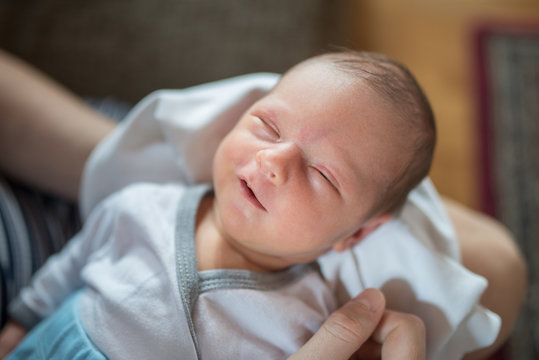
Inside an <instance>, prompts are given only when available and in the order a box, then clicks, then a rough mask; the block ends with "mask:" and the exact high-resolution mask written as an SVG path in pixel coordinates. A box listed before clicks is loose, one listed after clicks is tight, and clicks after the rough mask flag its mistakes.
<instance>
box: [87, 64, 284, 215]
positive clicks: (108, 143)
mask: <svg viewBox="0 0 539 360" xmlns="http://www.w3.org/2000/svg"><path fill="white" fill-rule="evenodd" d="M278 79H279V75H277V74H270V73H258V74H250V75H244V76H238V77H235V78H231V79H226V80H220V81H216V82H213V83H209V84H204V85H199V86H194V87H192V88H188V89H183V90H160V91H156V92H154V93H152V94H150V95H148V96H147V97H146V98H144V99H143V100H142V101H141V102H140V103H139V104H138V105H137V106H135V108H134V109H133V110H132V111H131V112H130V113H129V114H128V115H127V117H126V118H125V119H124V120H123V121H122V122H121V123H120V125H118V127H117V129H116V130H115V131H113V132H112V133H111V134H110V135H109V136H108V137H106V138H105V139H104V140H103V141H102V142H101V143H100V144H99V145H98V146H97V148H96V149H95V150H94V151H93V152H92V154H91V155H90V158H89V159H88V162H87V163H86V166H85V169H84V173H83V177H82V184H81V192H80V196H79V199H80V210H81V214H82V216H83V218H86V217H87V216H88V214H89V213H90V211H91V210H92V208H94V207H95V206H96V204H98V203H99V201H101V200H102V199H104V198H105V197H107V196H108V195H110V194H112V193H113V192H115V191H118V190H120V189H121V188H123V187H125V186H127V185H129V184H132V183H135V182H141V181H144V182H154V183H167V182H176V183H181V184H185V185H192V184H194V183H207V182H210V181H211V168H212V166H211V164H212V159H213V154H214V153H215V150H216V149H217V146H218V145H219V143H220V141H221V139H222V138H223V137H224V135H225V134H226V133H228V132H229V131H230V129H232V127H234V125H235V124H236V122H237V121H238V120H239V118H240V117H241V115H243V113H244V112H245V111H246V110H247V109H248V108H249V107H250V106H251V105H252V104H253V103H254V102H256V101H257V100H258V99H260V98H261V97H262V96H263V95H265V94H266V93H267V92H268V91H269V90H270V89H271V88H272V87H273V86H274V85H275V84H276V82H277V81H278Z"/></svg>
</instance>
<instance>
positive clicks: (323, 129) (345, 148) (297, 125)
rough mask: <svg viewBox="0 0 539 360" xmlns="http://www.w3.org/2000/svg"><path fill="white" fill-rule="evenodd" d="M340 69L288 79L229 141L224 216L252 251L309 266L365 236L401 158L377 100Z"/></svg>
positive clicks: (310, 69) (217, 170)
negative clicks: (363, 229)
mask: <svg viewBox="0 0 539 360" xmlns="http://www.w3.org/2000/svg"><path fill="white" fill-rule="evenodd" d="M362 87H363V86H360V85H358V84H357V82H356V83H353V82H352V81H350V80H348V79H347V78H346V77H345V76H344V75H343V74H341V73H340V72H337V71H336V70H335V69H333V67H331V66H329V65H327V64H324V63H321V64H318V63H315V64H310V65H306V66H303V67H300V68H299V69H296V70H294V71H292V72H291V73H289V74H288V75H286V76H285V77H284V78H283V79H282V80H281V82H280V83H279V84H278V85H277V87H276V88H275V89H274V90H273V91H272V92H271V93H269V94H268V95H267V96H265V97H264V98H262V99H261V100H259V101H258V102H257V103H255V104H254V105H253V106H252V107H251V108H250V109H249V110H248V111H247V112H246V113H245V114H244V115H243V116H242V117H241V119H240V121H239V122H238V124H237V125H236V126H235V128H234V129H233V130H232V131H231V132H230V133H229V134H228V135H227V136H226V137H225V138H224V140H223V141H222V143H221V144H220V146H219V148H218V150H217V153H216V155H215V158H214V168H213V172H214V173H213V176H214V186H215V194H216V203H215V204H216V209H217V211H216V213H217V218H218V221H219V222H220V225H221V226H222V228H223V230H224V231H225V232H226V233H227V234H228V235H229V236H230V238H231V239H233V241H234V242H235V245H236V246H237V247H239V248H241V249H243V250H244V251H248V252H252V253H253V254H265V255H269V256H272V257H276V258H281V259H284V260H285V261H286V262H288V261H289V262H290V263H296V262H304V261H311V260H314V259H315V258H317V257H318V256H319V255H321V254H323V253H324V252H326V251H327V250H328V249H330V248H331V246H332V245H333V244H334V243H336V242H338V241H340V240H343V239H345V238H347V237H348V236H350V235H351V234H353V233H354V232H356V231H357V230H358V228H359V227H360V225H361V224H362V221H364V220H365V218H366V216H367V215H368V213H369V211H370V210H371V209H372V207H373V205H374V204H375V202H376V199H377V195H378V194H380V192H381V191H382V188H383V184H386V183H387V182H388V181H389V180H390V179H392V177H391V176H392V175H391V174H392V172H393V170H394V169H395V167H396V166H397V167H398V163H397V162H396V160H395V159H394V158H395V157H398V156H397V152H396V151H394V150H393V145H391V143H392V142H391V141H388V140H389V139H390V137H389V136H388V131H389V130H388V127H389V125H388V121H389V120H388V119H389V117H390V116H391V114H390V113H389V112H387V111H385V110H384V109H383V106H382V103H381V102H380V101H379V99H378V96H377V95H376V94H374V93H373V92H372V91H371V90H370V89H368V88H366V87H365V89H362Z"/></svg>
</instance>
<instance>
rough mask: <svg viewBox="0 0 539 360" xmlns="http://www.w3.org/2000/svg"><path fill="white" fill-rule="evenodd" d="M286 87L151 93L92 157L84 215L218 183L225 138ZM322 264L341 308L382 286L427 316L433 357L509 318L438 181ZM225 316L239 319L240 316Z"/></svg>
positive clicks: (251, 78) (395, 301)
mask: <svg viewBox="0 0 539 360" xmlns="http://www.w3.org/2000/svg"><path fill="white" fill-rule="evenodd" d="M277 80H278V76H277V75H274V74H253V75H247V76H243V77H238V78H232V79H228V80H223V81H219V82H215V83H210V84H205V85H201V86H197V87H193V88H189V89H185V90H162V91H158V92H155V93H153V94H150V95H149V96H148V97H147V98H145V99H144V100H142V101H141V102H140V103H139V104H138V105H137V106H136V107H135V108H134V109H133V110H132V112H131V113H130V114H129V115H128V116H127V118H126V119H125V120H124V121H123V122H122V123H121V125H120V126H119V127H118V129H117V130H116V131H115V132H113V133H112V134H111V135H110V136H109V137H107V138H106V139H105V140H104V141H103V142H102V143H101V144H100V145H99V146H98V147H97V149H96V150H95V151H94V152H93V154H92V155H91V157H90V160H89V162H88V164H87V166H86V169H85V173H84V177H83V186H82V190H81V210H82V213H83V214H86V215H87V214H88V213H89V212H90V211H91V209H92V208H94V207H95V205H96V204H97V203H99V202H100V201H101V200H102V199H103V198H105V197H106V196H108V195H109V194H111V193H113V192H115V191H117V190H119V189H121V188H123V187H125V186H127V185H129V184H131V183H135V182H140V181H148V182H156V183H169V182H176V183H183V184H195V183H200V182H210V181H211V159H212V158H213V154H214V152H215V150H216V148H217V145H218V143H219V141H220V139H221V138H222V137H223V136H224V135H225V134H226V133H227V132H228V131H229V130H230V129H231V128H232V126H233V125H234V124H235V122H236V121H237V120H238V119H239V118H240V116H241V115H242V114H243V112H244V111H245V110H246V109H247V108H248V107H249V106H250V105H251V104H252V103H253V102H255V101H256V100H257V99H259V98H260V97H262V96H263V95H264V94H265V93H267V91H268V90H269V89H271V87H272V86H273V85H274V84H275V83H276V81H277ZM318 263H319V266H320V270H321V272H322V274H323V277H324V280H325V282H326V284H327V286H329V288H330V289H331V291H332V293H333V294H334V295H335V296H336V299H337V300H338V304H337V305H341V304H343V303H344V302H345V301H346V300H347V299H349V298H350V297H352V296H355V295H356V294H358V293H359V292H360V291H362V290H363V289H364V288H366V287H376V288H380V289H382V290H383V291H384V293H385V294H386V297H387V299H388V306H389V307H390V308H392V309H395V310H400V311H405V312H409V313H413V314H416V315H418V316H420V317H421V318H422V319H423V321H424V322H425V324H426V327H427V337H428V338H427V356H428V358H429V359H459V358H460V357H461V356H462V355H463V354H464V353H466V352H469V351H471V350H474V349H477V348H480V347H484V346H488V345H489V344H491V343H492V342H493V341H494V340H495V338H496V335H497V333H498V331H499V327H500V318H499V317H498V316H497V315H496V314H494V313H492V312H490V311H488V310H487V309H485V308H483V307H481V306H479V305H478V301H479V298H480V296H481V294H482V292H483V291H484V289H485V288H486V285H487V284H486V280H485V279H484V278H482V277H480V276H477V275H475V274H472V273H470V272H469V271H467V270H466V269H465V268H464V267H463V266H462V265H461V264H460V258H459V249H458V243H457V239H456V235H455V232H454V230H453V228H452V225H451V223H450V221H449V219H448V218H447V215H446V214H445V212H444V209H443V207H442V205H441V202H440V199H439V197H438V195H437V193H436V191H435V189H434V187H433V186H432V184H431V183H430V181H429V180H428V179H426V180H425V181H423V182H422V183H421V184H420V185H419V186H418V187H417V188H416V189H415V190H413V191H412V193H411V194H410V195H409V197H408V199H407V201H406V204H405V205H404V207H403V208H402V210H401V212H400V214H398V216H396V218H395V219H394V220H392V221H390V222H389V223H388V224H386V225H384V226H382V227H381V228H380V229H379V230H377V231H376V232H374V233H373V234H372V235H370V236H369V237H368V238H367V239H365V240H364V241H362V242H361V243H360V244H359V245H357V246H356V247H354V248H353V249H351V250H350V251H347V252H344V253H333V252H330V253H328V254H327V255H325V256H323V257H322V258H320V259H319V261H318ZM234 291H236V290H234ZM199 300H200V299H199ZM221 311H222V314H223V316H224V317H225V318H226V317H228V316H230V317H231V319H233V318H234V311H233V310H231V312H230V313H228V314H227V311H225V310H224V309H222V310H221ZM231 321H233V320H231ZM246 329H248V328H246ZM248 334H249V331H246V332H245V334H243V335H244V336H245V339H246V341H245V343H248V340H249V335H248ZM225 345H226V344H225ZM245 346H246V345H245Z"/></svg>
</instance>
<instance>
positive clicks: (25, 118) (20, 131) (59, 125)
mask: <svg viewBox="0 0 539 360" xmlns="http://www.w3.org/2000/svg"><path fill="white" fill-rule="evenodd" d="M0 74H1V75H0V115H1V117H0V127H1V131H0V171H1V172H2V173H4V174H7V175H10V176H12V177H14V178H18V179H20V180H22V181H24V182H26V183H28V184H30V185H33V186H36V187H39V188H41V189H43V190H46V191H49V192H52V193H55V194H58V195H60V196H63V197H66V198H68V199H71V200H76V199H77V197H78V191H79V184H80V178H81V174H82V170H83V167H84V164H85V162H86V159H87V158H88V155H89V154H90V152H91V151H92V149H93V148H94V147H95V145H96V144H97V143H98V142H99V141H100V140H101V139H102V138H103V137H105V135H106V134H108V133H109V132H111V131H112V129H113V128H114V124H113V123H112V122H111V121H109V120H108V119H107V118H105V117H104V116H102V115H100V114H99V113H97V112H96V111H94V110H93V109H91V108H90V107H88V106H87V105H86V104H85V103H84V102H83V101H81V100H80V99H78V98H77V97H76V96H74V95H72V94H71V93H70V92H69V91H67V90H66V89H64V88H63V87H62V86H61V85H59V84H57V83H56V82H54V81H53V80H51V79H50V78H48V77H47V76H46V75H45V74H43V73H41V72H39V71H37V70H36V69H34V68H32V67H30V66H28V65H27V64H25V63H23V62H22V61H20V60H18V59H16V58H14V57H12V56H10V55H9V54H7V53H5V52H3V51H2V50H0ZM66 149H68V150H66Z"/></svg>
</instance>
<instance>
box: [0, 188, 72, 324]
mask: <svg viewBox="0 0 539 360" xmlns="http://www.w3.org/2000/svg"><path fill="white" fill-rule="evenodd" d="M0 219H1V222H0V268H1V272H2V280H1V283H0V285H1V286H2V289H1V293H2V297H1V298H0V299H1V301H2V303H1V308H2V310H1V311H2V324H1V325H2V326H3V324H4V321H5V308H6V306H7V304H8V303H9V301H11V299H13V297H15V296H16V295H17V293H18V292H19V290H20V289H21V287H23V286H24V285H26V284H28V282H29V281H30V278H31V276H32V274H33V273H34V272H35V271H36V270H37V269H38V268H39V266H41V265H42V264H43V263H44V262H45V260H46V259H47V258H48V257H49V256H50V255H51V254H53V253H55V252H58V251H59V250H60V249H61V248H62V247H63V246H64V244H65V243H66V242H67V240H68V239H69V238H71V236H73V235H74V234H75V233H76V232H77V231H78V230H79V229H80V227H81V221H80V217H79V214H78V210H77V207H76V205H75V204H73V203H70V202H68V201H66V200H63V199H61V198H58V197H54V196H50V195H47V194H44V193H40V192H38V191H36V190H34V189H31V188H29V187H26V186H24V185H22V184H19V183H16V182H14V181H10V180H6V179H0Z"/></svg>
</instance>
